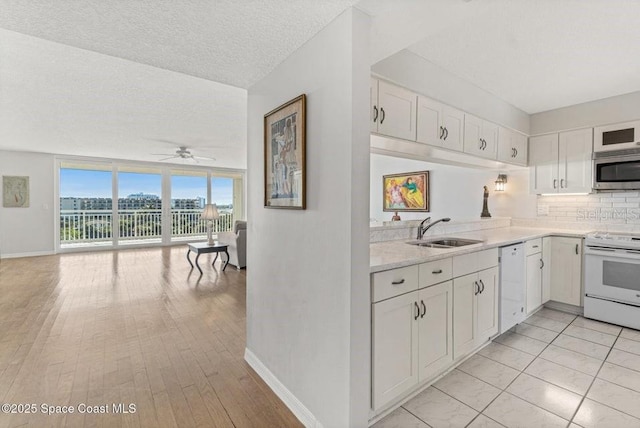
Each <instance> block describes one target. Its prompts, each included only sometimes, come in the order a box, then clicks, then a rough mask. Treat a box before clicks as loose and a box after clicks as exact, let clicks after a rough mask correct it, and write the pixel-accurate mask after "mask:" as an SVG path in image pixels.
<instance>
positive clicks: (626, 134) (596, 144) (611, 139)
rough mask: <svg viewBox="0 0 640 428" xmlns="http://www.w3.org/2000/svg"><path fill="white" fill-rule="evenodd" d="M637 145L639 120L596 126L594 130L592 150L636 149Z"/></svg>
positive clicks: (639, 131)
mask: <svg viewBox="0 0 640 428" xmlns="http://www.w3.org/2000/svg"><path fill="white" fill-rule="evenodd" d="M639 147H640V120H636V121H634V122H626V123H618V124H616V125H607V126H598V127H597V128H595V130H594V140H593V150H594V151H596V152H606V151H610V150H625V149H637V148H639Z"/></svg>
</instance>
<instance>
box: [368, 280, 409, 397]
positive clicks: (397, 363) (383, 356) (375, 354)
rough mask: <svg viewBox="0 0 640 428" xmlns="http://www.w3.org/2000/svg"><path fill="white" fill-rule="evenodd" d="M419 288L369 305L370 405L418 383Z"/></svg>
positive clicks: (400, 392)
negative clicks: (370, 353)
mask: <svg viewBox="0 0 640 428" xmlns="http://www.w3.org/2000/svg"><path fill="white" fill-rule="evenodd" d="M418 294H419V293H418V291H413V292H411V293H407V294H403V295H400V296H397V297H394V298H392V299H388V300H384V301H382V302H378V303H375V304H373V305H372V314H371V319H372V322H373V325H372V332H373V335H372V336H373V337H372V339H373V340H372V366H373V367H372V369H373V378H372V385H373V403H372V404H373V408H374V409H379V408H380V407H381V406H383V405H384V404H386V403H388V402H389V401H391V400H393V399H394V398H396V397H398V396H399V395H401V394H402V393H404V392H406V391H408V390H409V389H411V388H413V387H414V386H415V385H417V383H418V329H419V324H418V322H417V320H418V318H419V316H420V307H419V305H418V301H419V299H418V297H419V296H418Z"/></svg>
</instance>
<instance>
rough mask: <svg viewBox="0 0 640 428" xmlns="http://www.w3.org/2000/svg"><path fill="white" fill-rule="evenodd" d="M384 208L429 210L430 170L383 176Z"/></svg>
mask: <svg viewBox="0 0 640 428" xmlns="http://www.w3.org/2000/svg"><path fill="white" fill-rule="evenodd" d="M382 210H383V211H387V212H394V211H416V212H428V211H429V171H420V172H406V173H402V174H391V175H384V176H382Z"/></svg>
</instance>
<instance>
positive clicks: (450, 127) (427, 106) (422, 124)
mask: <svg viewBox="0 0 640 428" xmlns="http://www.w3.org/2000/svg"><path fill="white" fill-rule="evenodd" d="M463 133H464V113H463V112H462V111H460V110H457V109H454V108H452V107H449V106H447V105H445V104H442V103H439V102H437V101H435V100H432V99H431V98H428V97H423V96H418V122H417V141H418V142H419V143H424V144H429V145H432V146H436V147H442V148H445V149H450V150H456V151H460V152H461V151H462V150H463V139H462V136H463Z"/></svg>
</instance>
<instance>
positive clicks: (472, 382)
mask: <svg viewBox="0 0 640 428" xmlns="http://www.w3.org/2000/svg"><path fill="white" fill-rule="evenodd" d="M374 427H375V428H404V427H415V428H426V427H433V428H440V427H472V428H479V427H510V428H515V427H517V428H528V427H532V428H534V427H535V428H538V427H570V428H577V427H583V428H591V427H598V428H609V427H611V428H624V427H635V428H640V332H639V331H636V330H631V329H626V328H622V327H618V326H615V325H611V324H606V323H601V322H598V321H593V320H589V319H585V318H583V317H576V316H575V315H570V314H566V313H563V312H559V311H555V310H551V309H546V308H545V309H542V310H541V311H539V312H538V313H537V314H535V315H533V316H531V317H529V318H528V319H527V320H526V321H525V322H524V323H523V324H520V325H518V326H516V327H515V328H513V329H512V330H510V331H509V332H507V333H505V334H503V335H501V336H500V337H498V338H496V339H495V341H494V342H493V343H491V344H489V345H488V346H486V347H485V348H483V349H482V350H481V351H480V352H478V353H477V354H476V355H474V356H473V357H471V358H470V359H468V360H467V361H465V362H464V363H463V364H461V365H460V366H458V367H457V368H456V369H455V370H453V371H452V372H450V373H449V374H447V376H445V377H444V378H442V379H440V380H439V381H438V382H436V383H435V384H433V385H432V386H430V387H429V388H427V389H426V390H425V391H423V392H422V393H420V394H419V395H417V396H416V397H414V398H413V399H411V400H409V401H408V402H406V403H405V404H404V405H403V406H402V407H400V408H399V409H397V410H395V411H394V412H393V413H391V414H390V415H389V416H387V417H386V418H384V419H383V420H381V421H379V422H378V423H376V424H375V425H374Z"/></svg>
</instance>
